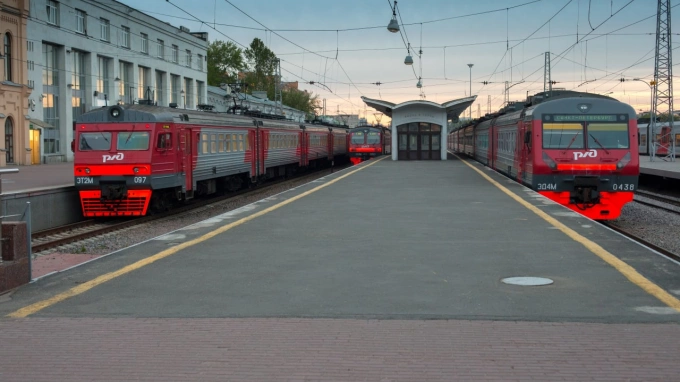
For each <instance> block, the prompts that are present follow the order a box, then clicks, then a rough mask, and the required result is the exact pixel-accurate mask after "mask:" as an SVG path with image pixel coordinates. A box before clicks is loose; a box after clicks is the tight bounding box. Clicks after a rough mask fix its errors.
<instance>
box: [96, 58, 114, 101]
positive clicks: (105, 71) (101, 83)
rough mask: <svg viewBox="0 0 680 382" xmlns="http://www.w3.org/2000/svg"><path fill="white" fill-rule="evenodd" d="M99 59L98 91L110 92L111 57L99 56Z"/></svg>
mask: <svg viewBox="0 0 680 382" xmlns="http://www.w3.org/2000/svg"><path fill="white" fill-rule="evenodd" d="M97 61H98V63H99V73H98V75H97V91H98V92H99V93H104V94H106V93H108V92H109V66H110V65H111V59H110V58H106V57H102V56H98V57H97Z"/></svg>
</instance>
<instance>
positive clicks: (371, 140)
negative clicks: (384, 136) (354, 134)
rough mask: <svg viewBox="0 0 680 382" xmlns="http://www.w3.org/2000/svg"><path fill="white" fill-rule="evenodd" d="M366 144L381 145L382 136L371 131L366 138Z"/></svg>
mask: <svg viewBox="0 0 680 382" xmlns="http://www.w3.org/2000/svg"><path fill="white" fill-rule="evenodd" d="M366 143H368V144H369V145H374V144H378V143H380V134H378V132H375V131H370V132H369V133H368V135H367V136H366Z"/></svg>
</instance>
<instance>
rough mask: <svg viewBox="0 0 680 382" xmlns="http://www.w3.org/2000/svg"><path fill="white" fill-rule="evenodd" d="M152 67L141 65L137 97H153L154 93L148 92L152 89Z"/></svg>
mask: <svg viewBox="0 0 680 382" xmlns="http://www.w3.org/2000/svg"><path fill="white" fill-rule="evenodd" d="M150 76H151V69H149V68H145V67H143V66H140V67H139V86H138V88H137V98H139V99H151V98H152V95H151V94H147V90H149V91H151V78H149V77H150ZM147 88H148V89H147Z"/></svg>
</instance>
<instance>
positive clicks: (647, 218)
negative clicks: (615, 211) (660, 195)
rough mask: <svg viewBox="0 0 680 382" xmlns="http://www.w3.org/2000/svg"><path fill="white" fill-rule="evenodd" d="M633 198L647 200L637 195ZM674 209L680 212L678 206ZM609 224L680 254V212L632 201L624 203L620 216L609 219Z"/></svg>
mask: <svg viewBox="0 0 680 382" xmlns="http://www.w3.org/2000/svg"><path fill="white" fill-rule="evenodd" d="M635 198H636V199H640V200H645V201H647V200H649V199H646V198H643V197H639V196H637V195H636V196H635ZM666 206H668V205H666ZM676 209H678V212H680V208H676ZM611 224H613V225H615V226H617V227H620V228H622V229H625V230H626V231H628V232H630V233H633V234H635V235H637V236H639V237H641V238H643V239H645V240H647V241H649V242H650V243H653V244H655V245H657V246H659V247H661V248H665V249H667V250H669V251H671V252H673V253H678V254H680V213H678V214H674V213H672V212H667V211H663V210H659V209H657V208H654V207H650V206H646V205H643V204H640V203H635V202H633V203H628V204H626V205H625V206H624V207H623V210H622V211H621V216H620V217H619V218H618V219H615V220H613V221H611Z"/></svg>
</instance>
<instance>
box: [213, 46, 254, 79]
mask: <svg viewBox="0 0 680 382" xmlns="http://www.w3.org/2000/svg"><path fill="white" fill-rule="evenodd" d="M245 68H246V64H245V62H244V60H243V50H241V48H239V47H238V46H236V44H234V43H232V42H231V41H227V42H226V43H225V42H224V41H213V42H212V43H211V44H210V45H209V46H208V85H211V86H220V84H222V83H232V82H235V81H236V78H237V74H238V72H239V71H242V70H244V69H245Z"/></svg>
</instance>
